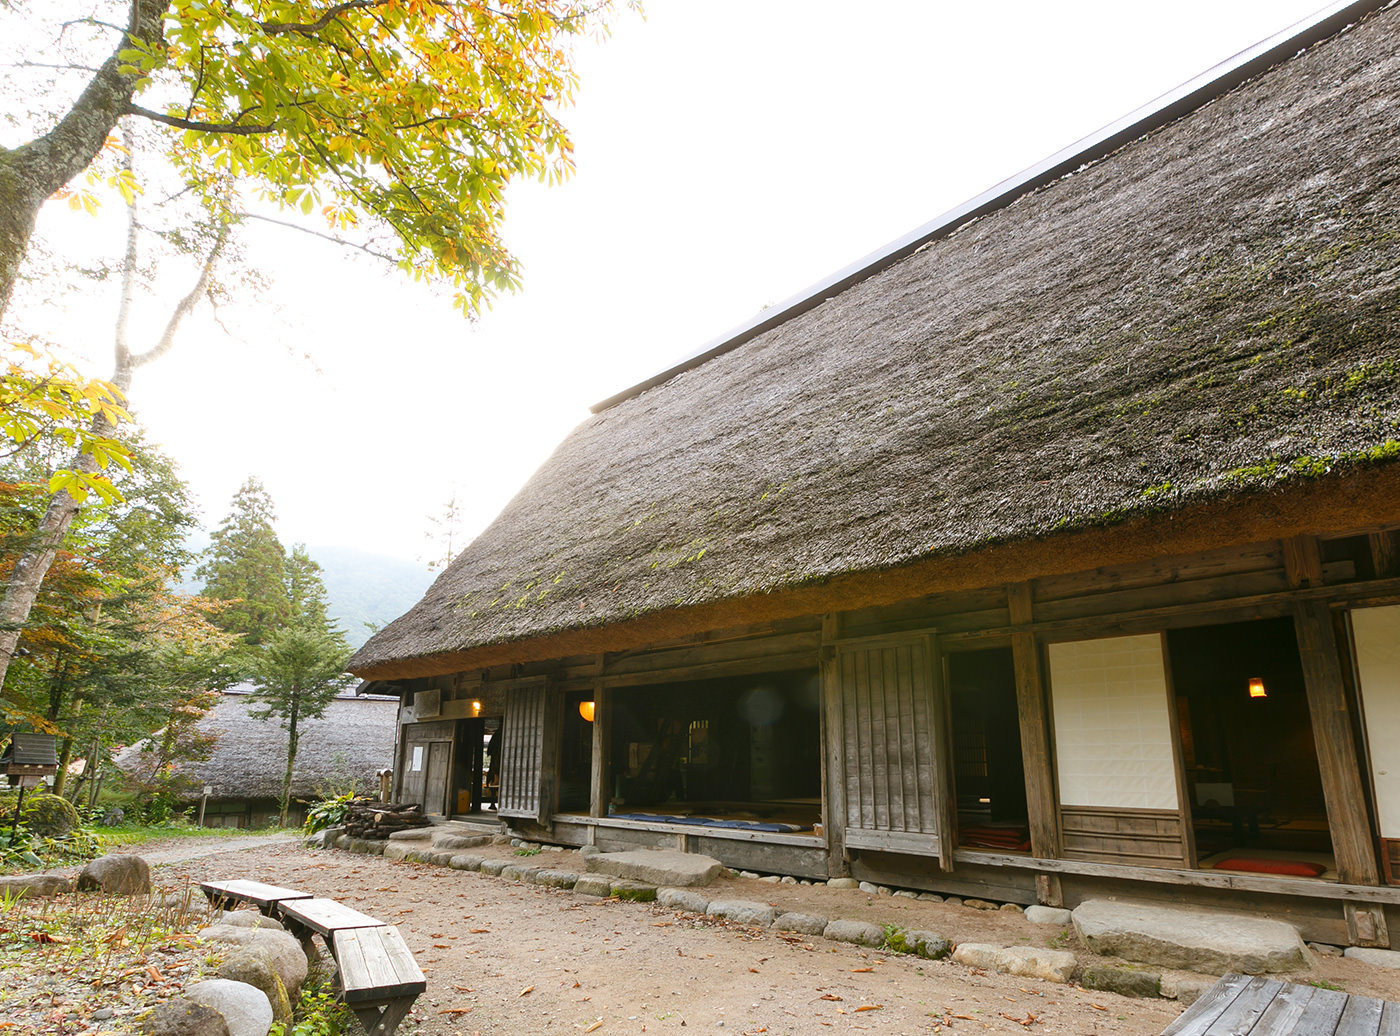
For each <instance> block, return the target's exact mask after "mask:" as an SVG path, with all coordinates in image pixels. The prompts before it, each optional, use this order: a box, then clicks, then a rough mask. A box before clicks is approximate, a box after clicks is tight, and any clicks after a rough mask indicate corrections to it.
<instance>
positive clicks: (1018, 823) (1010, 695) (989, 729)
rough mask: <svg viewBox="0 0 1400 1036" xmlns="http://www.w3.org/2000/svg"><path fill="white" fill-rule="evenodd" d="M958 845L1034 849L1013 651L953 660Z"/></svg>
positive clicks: (967, 654)
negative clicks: (1031, 846) (1027, 807)
mask: <svg viewBox="0 0 1400 1036" xmlns="http://www.w3.org/2000/svg"><path fill="white" fill-rule="evenodd" d="M948 684H949V694H950V696H951V698H952V712H953V782H954V786H955V788H956V789H957V798H958V845H959V846H962V847H965V848H974V849H999V850H1005V851H1011V852H1027V851H1029V850H1030V827H1029V825H1028V823H1027V819H1026V818H1027V810H1026V771H1025V765H1024V763H1023V762H1022V760H1021V722H1020V719H1019V717H1018V715H1017V711H1016V670H1015V666H1014V665H1013V663H1012V658H1011V650H1010V648H992V649H989V650H985V651H960V652H956V653H954V654H951V655H949V656H948Z"/></svg>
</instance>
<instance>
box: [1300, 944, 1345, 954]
mask: <svg viewBox="0 0 1400 1036" xmlns="http://www.w3.org/2000/svg"><path fill="white" fill-rule="evenodd" d="M1308 949H1310V950H1312V951H1313V953H1316V954H1317V955H1318V956H1319V957H1340V956H1342V948H1341V947H1340V946H1332V945H1331V944H1329V943H1325V942H1310V943H1308Z"/></svg>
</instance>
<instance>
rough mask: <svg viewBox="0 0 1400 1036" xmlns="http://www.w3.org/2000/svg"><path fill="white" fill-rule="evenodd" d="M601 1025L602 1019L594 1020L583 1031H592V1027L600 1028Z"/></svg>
mask: <svg viewBox="0 0 1400 1036" xmlns="http://www.w3.org/2000/svg"><path fill="white" fill-rule="evenodd" d="M602 1027H603V1023H602V1021H601V1020H600V1021H596V1022H594V1023H593V1024H592V1025H590V1026H589V1027H588V1028H586V1029H584V1030H583V1031H584V1032H592V1031H593V1030H594V1029H601V1028H602Z"/></svg>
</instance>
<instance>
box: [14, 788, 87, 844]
mask: <svg viewBox="0 0 1400 1036" xmlns="http://www.w3.org/2000/svg"><path fill="white" fill-rule="evenodd" d="M81 823H82V821H81V820H80V819H79V817H78V810H77V809H76V808H75V807H74V806H73V803H71V802H69V801H68V800H67V799H65V798H64V797H63V796H62V795H51V794H48V793H41V794H38V795H31V796H29V798H27V799H25V800H24V826H25V827H27V828H29V830H30V831H32V832H33V833H34V834H36V835H38V836H39V837H41V838H67V837H68V836H69V835H70V834H72V833H73V830H74V828H76V827H78V826H80V825H81Z"/></svg>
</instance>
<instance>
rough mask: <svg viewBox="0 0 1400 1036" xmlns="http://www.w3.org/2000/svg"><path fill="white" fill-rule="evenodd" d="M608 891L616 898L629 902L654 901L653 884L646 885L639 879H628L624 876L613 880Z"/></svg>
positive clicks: (654, 887) (654, 891)
mask: <svg viewBox="0 0 1400 1036" xmlns="http://www.w3.org/2000/svg"><path fill="white" fill-rule="evenodd" d="M609 892H610V894H611V895H614V896H616V897H617V898H618V899H622V900H626V901H627V902H629V903H654V902H655V901H656V886H655V885H648V884H646V883H645V882H641V881H629V880H628V879H626V878H621V879H618V880H615V881H613V883H612V885H611V887H610V889H609Z"/></svg>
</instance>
